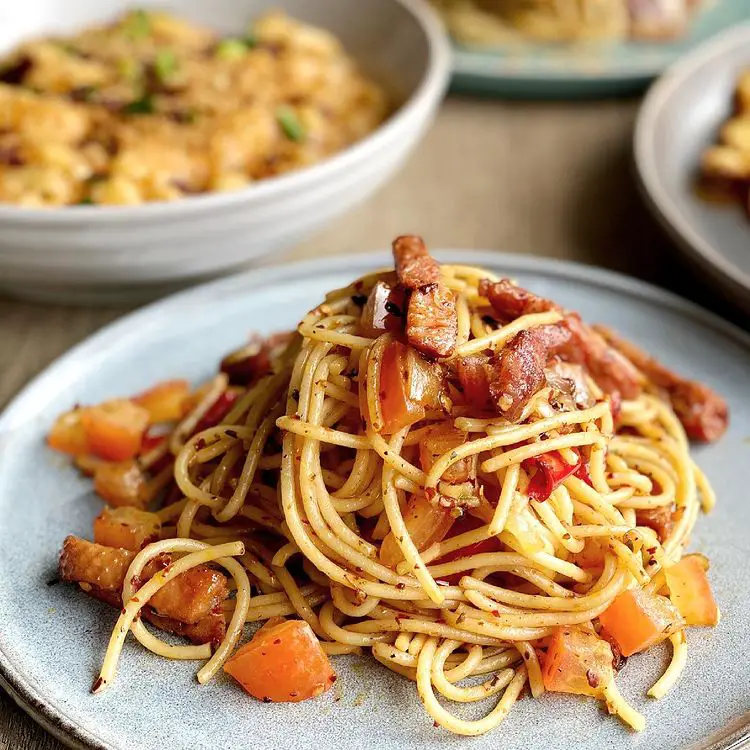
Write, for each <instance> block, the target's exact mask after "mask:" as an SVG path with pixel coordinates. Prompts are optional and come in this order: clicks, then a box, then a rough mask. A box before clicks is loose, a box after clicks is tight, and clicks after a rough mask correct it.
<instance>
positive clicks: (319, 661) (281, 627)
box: [224, 620, 336, 703]
mask: <svg viewBox="0 0 750 750" xmlns="http://www.w3.org/2000/svg"><path fill="white" fill-rule="evenodd" d="M224 671H225V672H227V674H229V675H231V676H232V677H234V679H235V680H237V682H239V683H240V685H242V687H243V688H244V689H245V690H246V691H247V692H248V693H250V695H252V696H253V697H254V698H258V700H262V701H264V702H274V703H282V702H291V703H296V702H298V701H303V700H307V699H308V698H315V697H317V696H318V695H321V694H322V693H324V692H325V691H326V690H328V689H329V688H330V687H331V686H332V685H333V683H334V682H335V681H336V674H335V672H334V671H333V669H332V668H331V663H330V662H329V661H328V657H327V656H326V654H325V652H324V651H323V649H322V648H321V646H320V643H319V642H318V639H317V638H316V637H315V633H313V631H312V629H311V628H310V626H309V625H308V624H307V623H306V622H303V621H302V620H287V621H285V622H282V623H279V624H277V625H273V626H271V627H268V626H264V627H262V628H261V629H260V630H258V632H257V633H256V634H255V636H254V637H253V639H252V640H251V641H250V643H247V644H245V645H244V646H243V647H242V648H240V649H239V650H238V651H237V652H236V653H235V654H234V655H233V656H232V657H231V658H230V659H229V660H228V661H227V663H226V664H225V665H224Z"/></svg>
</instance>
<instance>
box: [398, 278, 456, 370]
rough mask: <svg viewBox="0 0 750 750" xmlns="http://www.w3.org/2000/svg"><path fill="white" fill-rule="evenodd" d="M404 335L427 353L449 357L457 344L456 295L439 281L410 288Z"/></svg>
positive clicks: (419, 349)
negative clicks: (418, 287) (438, 282)
mask: <svg viewBox="0 0 750 750" xmlns="http://www.w3.org/2000/svg"><path fill="white" fill-rule="evenodd" d="M406 338H407V340H408V341H409V343H410V344H411V345H412V346H413V347H414V348H415V349H417V350H418V351H420V352H422V354H425V355H427V356H428V357H449V356H450V355H451V354H453V352H454V350H455V348H456V339H457V338H458V317H457V315H456V296H455V294H453V292H452V291H451V290H450V289H448V288H447V287H446V286H443V285H442V284H436V285H434V286H428V287H426V288H424V289H417V290H416V291H414V292H412V294H411V298H410V299H409V308H408V312H407V316H406Z"/></svg>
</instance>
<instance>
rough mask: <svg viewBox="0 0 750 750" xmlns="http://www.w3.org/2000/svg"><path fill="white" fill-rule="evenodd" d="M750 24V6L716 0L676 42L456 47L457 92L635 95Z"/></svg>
mask: <svg viewBox="0 0 750 750" xmlns="http://www.w3.org/2000/svg"><path fill="white" fill-rule="evenodd" d="M747 20H750V0H714V3H713V4H712V5H710V6H709V7H708V8H707V9H706V10H704V11H703V12H702V13H700V14H699V15H697V16H696V17H695V18H694V19H693V22H692V24H691V27H690V31H689V33H688V34H687V35H686V36H685V37H684V38H682V39H679V40H677V41H675V42H668V43H666V42H665V43H647V42H620V43H614V44H606V43H599V44H593V43H592V44H589V45H584V44H578V45H571V46H568V47H561V46H559V45H556V46H553V45H548V44H547V45H545V44H539V43H528V42H527V43H515V44H507V45H501V46H498V47H497V48H491V49H482V50H480V49H472V48H469V47H467V46H464V45H460V44H457V45H456V51H455V55H454V70H453V87H454V89H455V90H457V91H463V92H467V93H483V94H489V95H496V96H507V97H514V98H515V97H518V98H539V99H542V98H549V99H568V98H584V97H597V96H617V95H624V94H633V93H637V92H640V91H642V90H643V89H644V88H645V87H646V86H647V85H648V83H650V81H652V80H653V79H654V78H656V77H657V76H659V75H660V74H661V73H662V72H663V71H664V70H665V69H666V68H667V67H668V66H669V65H671V64H672V63H673V62H674V61H675V60H677V58H679V57H681V56H682V55H684V54H686V53H687V52H689V51H690V50H692V49H693V48H694V47H695V46H696V45H698V44H701V43H702V42H704V41H705V40H707V39H708V38H710V37H712V36H714V35H715V34H717V33H718V32H720V31H723V30H725V29H727V28H730V27H732V26H734V25H736V24H737V23H741V22H742V21H747Z"/></svg>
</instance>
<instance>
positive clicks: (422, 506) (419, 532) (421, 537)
mask: <svg viewBox="0 0 750 750" xmlns="http://www.w3.org/2000/svg"><path fill="white" fill-rule="evenodd" d="M454 521H455V519H454V517H453V516H452V515H451V509H450V508H445V507H443V506H442V505H440V504H439V503H433V502H430V501H429V500H428V499H427V498H426V497H425V496H424V495H412V496H411V497H410V498H409V502H408V504H407V506H406V512H405V513H404V522H405V523H406V528H407V530H408V532H409V536H410V537H411V540H412V542H414V545H415V546H416V548H417V549H418V550H419V551H420V552H421V551H422V550H425V549H427V547H429V546H430V545H431V544H434V543H435V542H440V541H442V540H443V539H444V538H445V535H446V534H447V533H448V532H449V531H450V528H451V526H453V522H454ZM403 559H404V556H403V555H402V554H401V547H399V544H398V541H397V540H396V537H395V536H394V534H393V532H392V531H391V532H389V534H388V535H387V536H386V538H385V539H384V540H383V544H382V545H381V546H380V562H382V563H383V565H388V566H390V567H392V568H395V567H396V565H397V564H398V563H400V562H401V561H402V560H403Z"/></svg>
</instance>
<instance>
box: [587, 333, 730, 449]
mask: <svg viewBox="0 0 750 750" xmlns="http://www.w3.org/2000/svg"><path fill="white" fill-rule="evenodd" d="M596 331H597V333H598V334H599V335H600V336H601V337H602V338H603V339H604V340H606V342H607V344H608V345H609V346H611V347H614V348H615V349H617V350H618V351H619V352H620V353H621V354H622V355H623V356H624V357H626V358H627V359H628V361H629V362H631V363H632V364H633V365H634V366H635V367H637V368H638V370H640V372H641V373H642V374H643V376H644V377H645V378H646V379H647V380H648V381H649V382H650V383H651V384H652V385H653V386H655V388H656V389H658V390H661V391H663V392H664V393H665V394H666V395H667V397H668V398H669V401H670V402H671V404H672V409H674V412H675V414H676V415H677V417H678V419H679V420H680V422H682V426H683V427H684V428H685V432H686V433H687V436H688V437H689V438H690V439H691V440H700V441H702V442H707V443H710V442H713V441H714V440H718V439H719V438H720V437H721V436H722V435H723V434H724V432H725V431H726V429H727V426H728V424H729V408H728V406H727V403H726V401H724V399H723V398H722V397H721V396H719V394H718V393H715V392H714V391H712V390H711V389H710V388H709V387H708V386H706V385H703V383H698V382H697V381H695V380H686V379H685V378H682V377H680V376H679V375H677V374H676V373H674V372H672V371H671V370H669V369H667V368H666V367H664V365H662V364H661V363H660V362H658V361H657V360H656V359H654V358H653V357H651V356H650V355H648V354H646V352H644V351H642V350H641V349H639V348H638V347H637V346H635V345H634V344H631V343H630V342H629V341H627V340H626V339H623V338H621V337H620V336H619V335H618V334H616V333H615V332H614V331H612V330H611V329H610V328H607V327H606V326H596Z"/></svg>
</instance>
